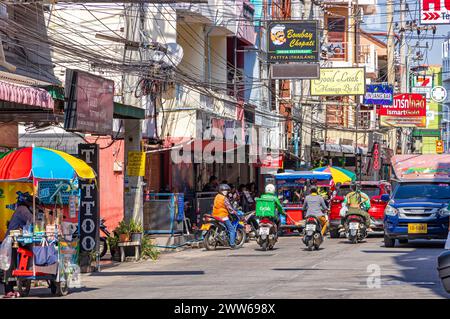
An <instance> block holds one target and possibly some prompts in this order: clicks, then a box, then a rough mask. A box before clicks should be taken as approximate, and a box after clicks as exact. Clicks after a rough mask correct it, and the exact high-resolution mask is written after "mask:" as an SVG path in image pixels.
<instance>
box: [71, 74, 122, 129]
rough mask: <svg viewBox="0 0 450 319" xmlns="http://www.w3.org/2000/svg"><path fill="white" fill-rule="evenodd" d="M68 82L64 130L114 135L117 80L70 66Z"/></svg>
mask: <svg viewBox="0 0 450 319" xmlns="http://www.w3.org/2000/svg"><path fill="white" fill-rule="evenodd" d="M65 85H66V86H65V100H66V102H65V104H64V129H66V130H68V131H76V132H83V133H92V134H100V135H111V134H112V131H113V112H114V81H112V80H108V79H104V78H102V77H99V76H96V75H93V74H89V73H86V72H82V71H78V70H69V69H68V70H67V71H66V84H65Z"/></svg>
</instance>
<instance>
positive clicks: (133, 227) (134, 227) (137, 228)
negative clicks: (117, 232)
mask: <svg viewBox="0 0 450 319" xmlns="http://www.w3.org/2000/svg"><path fill="white" fill-rule="evenodd" d="M129 230H130V234H131V241H137V242H140V241H141V240H142V233H143V232H144V227H142V224H141V223H139V222H136V221H135V220H133V219H132V220H131V221H130V224H129Z"/></svg>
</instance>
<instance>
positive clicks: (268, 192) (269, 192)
mask: <svg viewBox="0 0 450 319" xmlns="http://www.w3.org/2000/svg"><path fill="white" fill-rule="evenodd" d="M260 198H261V199H267V200H273V201H274V202H275V210H276V211H278V214H276V215H275V216H276V217H275V219H274V220H273V221H274V222H275V223H276V224H277V229H280V226H281V219H280V214H281V215H284V216H286V213H285V212H284V209H283V206H281V203H280V200H279V199H278V197H277V196H275V186H274V185H273V184H267V185H266V188H265V192H264V194H262V195H261V197H260Z"/></svg>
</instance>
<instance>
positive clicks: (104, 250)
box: [72, 218, 111, 258]
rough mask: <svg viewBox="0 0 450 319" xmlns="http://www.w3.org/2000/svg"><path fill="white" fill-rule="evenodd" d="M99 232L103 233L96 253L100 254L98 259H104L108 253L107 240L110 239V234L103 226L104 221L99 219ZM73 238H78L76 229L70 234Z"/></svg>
mask: <svg viewBox="0 0 450 319" xmlns="http://www.w3.org/2000/svg"><path fill="white" fill-rule="evenodd" d="M100 231H101V232H102V233H103V236H100V238H99V243H98V253H99V254H100V258H102V257H104V256H105V255H106V253H107V251H108V244H107V239H108V238H109V237H111V233H110V232H109V230H108V228H107V227H106V225H105V220H104V219H103V218H102V219H100ZM72 236H73V238H77V237H79V232H78V227H77V228H76V230H75V232H74V233H73V234H72Z"/></svg>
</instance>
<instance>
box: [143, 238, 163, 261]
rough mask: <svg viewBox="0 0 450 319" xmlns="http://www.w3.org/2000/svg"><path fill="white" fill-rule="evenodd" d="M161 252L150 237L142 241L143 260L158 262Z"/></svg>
mask: <svg viewBox="0 0 450 319" xmlns="http://www.w3.org/2000/svg"><path fill="white" fill-rule="evenodd" d="M159 254H160V251H159V249H158V248H156V247H155V245H153V243H152V240H151V239H150V237H149V236H143V237H142V241H141V258H142V259H148V258H150V259H151V260H157V259H158V257H159Z"/></svg>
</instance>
